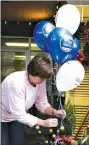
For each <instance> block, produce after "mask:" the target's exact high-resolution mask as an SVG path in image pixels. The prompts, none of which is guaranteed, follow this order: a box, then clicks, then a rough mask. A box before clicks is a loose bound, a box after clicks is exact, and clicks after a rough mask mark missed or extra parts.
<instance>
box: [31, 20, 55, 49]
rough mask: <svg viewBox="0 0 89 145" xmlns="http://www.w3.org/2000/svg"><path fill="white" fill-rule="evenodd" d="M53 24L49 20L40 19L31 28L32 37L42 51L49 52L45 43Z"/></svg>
mask: <svg viewBox="0 0 89 145" xmlns="http://www.w3.org/2000/svg"><path fill="white" fill-rule="evenodd" d="M54 28H55V26H54V25H53V24H52V23H51V22H49V21H41V22H39V23H37V24H36V26H35V27H34V30H33V38H34V41H35V43H36V44H37V46H38V47H39V48H40V49H42V50H43V51H44V52H49V50H48V48H47V46H46V44H47V38H48V36H49V34H50V32H51V31H52V30H53V29H54Z"/></svg>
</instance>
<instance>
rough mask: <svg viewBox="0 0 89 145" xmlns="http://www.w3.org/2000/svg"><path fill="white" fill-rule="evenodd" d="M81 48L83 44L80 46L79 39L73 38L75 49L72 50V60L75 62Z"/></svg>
mask: <svg viewBox="0 0 89 145" xmlns="http://www.w3.org/2000/svg"><path fill="white" fill-rule="evenodd" d="M80 48H81V44H80V41H79V39H77V38H76V37H73V47H72V50H71V55H72V58H71V59H72V60H75V59H76V58H77V57H78V56H79V54H80Z"/></svg>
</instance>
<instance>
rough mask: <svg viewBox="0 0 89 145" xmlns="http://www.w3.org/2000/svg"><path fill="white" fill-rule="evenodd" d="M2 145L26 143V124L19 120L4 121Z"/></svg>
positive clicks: (21, 144)
mask: <svg viewBox="0 0 89 145" xmlns="http://www.w3.org/2000/svg"><path fill="white" fill-rule="evenodd" d="M1 145H24V125H23V124H21V123H19V122H17V121H12V122H2V123H1Z"/></svg>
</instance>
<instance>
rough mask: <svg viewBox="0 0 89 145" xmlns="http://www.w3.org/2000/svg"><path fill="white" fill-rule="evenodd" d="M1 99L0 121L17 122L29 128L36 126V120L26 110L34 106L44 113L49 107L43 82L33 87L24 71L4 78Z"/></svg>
mask: <svg viewBox="0 0 89 145" xmlns="http://www.w3.org/2000/svg"><path fill="white" fill-rule="evenodd" d="M1 97H2V99H1V114H2V120H1V121H2V122H10V121H14V120H17V121H19V122H21V123H23V124H27V125H29V126H30V127H33V126H34V125H36V123H37V120H38V118H37V117H35V116H33V115H31V114H29V113H27V110H28V109H29V108H31V107H32V105H33V104H35V105H36V107H37V109H38V110H39V111H40V112H42V113H44V109H45V108H46V107H47V106H49V105H50V104H49V103H48V100H47V95H46V85H45V82H43V83H41V84H38V85H36V87H33V86H32V85H31V84H30V83H29V81H28V76H27V72H26V71H19V72H14V73H12V74H10V75H9V76H7V77H6V78H5V80H4V81H3V82H2V84H1Z"/></svg>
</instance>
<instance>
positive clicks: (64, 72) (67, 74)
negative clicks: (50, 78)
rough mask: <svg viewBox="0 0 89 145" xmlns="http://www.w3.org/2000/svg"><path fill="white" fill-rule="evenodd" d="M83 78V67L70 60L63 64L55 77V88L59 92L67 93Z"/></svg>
mask: <svg viewBox="0 0 89 145" xmlns="http://www.w3.org/2000/svg"><path fill="white" fill-rule="evenodd" d="M84 76H85V70H84V67H83V65H82V64H81V63H80V62H78V61H76V60H71V61H68V62H66V63H64V64H63V65H62V66H61V67H60V69H59V71H58V73H57V75H56V87H57V90H58V91H59V92H60V91H69V90H72V89H74V88H76V87H77V86H79V85H80V84H81V82H82V81H83V79H84Z"/></svg>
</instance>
